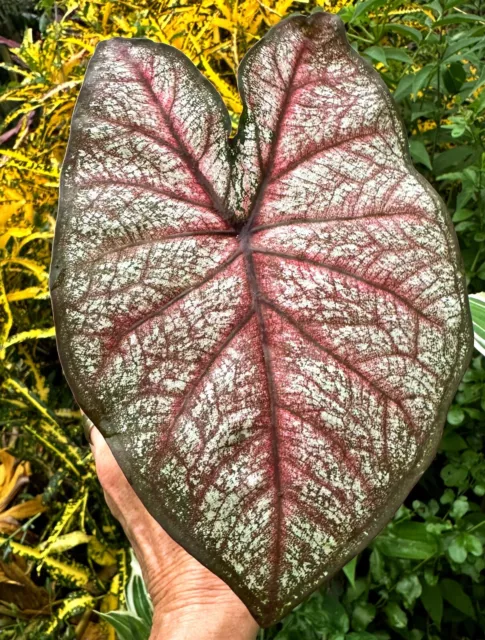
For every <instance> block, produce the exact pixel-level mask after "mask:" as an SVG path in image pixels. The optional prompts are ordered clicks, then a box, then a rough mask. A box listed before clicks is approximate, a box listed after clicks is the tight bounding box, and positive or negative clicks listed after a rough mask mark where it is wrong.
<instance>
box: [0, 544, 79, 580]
mask: <svg viewBox="0 0 485 640" xmlns="http://www.w3.org/2000/svg"><path fill="white" fill-rule="evenodd" d="M7 542H8V544H9V546H10V548H11V549H12V552H13V553H14V554H16V555H18V556H20V557H21V558H26V559H27V560H32V561H34V562H37V563H38V562H39V561H40V560H41V559H42V556H41V551H40V550H39V549H35V548H33V547H28V546H27V545H24V544H20V543H19V542H15V541H14V540H9V538H6V537H5V536H1V535H0V547H1V546H2V545H3V544H6V543H7ZM43 566H44V568H45V569H47V570H48V571H49V573H50V574H51V575H52V577H54V578H55V579H58V580H64V581H66V582H68V583H70V584H72V585H73V586H76V587H85V586H86V585H87V583H88V582H89V580H90V579H91V575H90V573H89V572H88V571H87V569H85V568H84V567H83V566H82V565H80V564H77V563H75V562H61V561H60V560H56V559H54V558H45V559H44V562H43Z"/></svg>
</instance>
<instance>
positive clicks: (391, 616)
mask: <svg viewBox="0 0 485 640" xmlns="http://www.w3.org/2000/svg"><path fill="white" fill-rule="evenodd" d="M384 611H385V612H386V615H387V620H388V622H389V624H390V625H391V627H394V628H396V629H405V628H406V627H407V624H408V617H407V615H406V614H405V613H404V611H403V610H402V609H401V607H400V606H399V605H398V604H397V602H389V603H388V604H387V605H386V607H385V609H384Z"/></svg>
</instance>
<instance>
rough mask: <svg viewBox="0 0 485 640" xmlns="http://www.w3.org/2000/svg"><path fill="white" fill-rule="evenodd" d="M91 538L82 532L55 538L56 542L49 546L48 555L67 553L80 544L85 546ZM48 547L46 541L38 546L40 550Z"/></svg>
mask: <svg viewBox="0 0 485 640" xmlns="http://www.w3.org/2000/svg"><path fill="white" fill-rule="evenodd" d="M91 538H92V536H89V535H88V534H87V533H84V532H83V531H71V532H70V533H66V534H64V535H62V536H59V537H58V538H56V540H54V541H53V542H52V543H51V544H50V546H49V555H50V554H53V553H64V551H69V549H73V548H74V547H77V546H79V545H80V544H87V543H88V542H89V541H90V540H91ZM48 545H49V541H48V540H47V541H46V542H44V543H43V544H42V545H41V546H40V548H43V547H44V546H45V547H47V546H48Z"/></svg>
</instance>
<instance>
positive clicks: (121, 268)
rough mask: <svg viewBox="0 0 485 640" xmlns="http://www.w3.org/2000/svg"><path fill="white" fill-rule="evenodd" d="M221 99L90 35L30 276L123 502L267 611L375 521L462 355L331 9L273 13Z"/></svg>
mask: <svg viewBox="0 0 485 640" xmlns="http://www.w3.org/2000/svg"><path fill="white" fill-rule="evenodd" d="M238 82H239V90H240V92H241V96H242V98H243V101H244V112H243V116H242V119H241V124H240V128H239V132H238V134H237V136H236V137H235V138H234V139H229V132H230V120H229V116H228V113H227V110H226V108H225V107H224V105H223V103H222V100H221V98H220V96H219V95H218V94H217V92H216V91H215V89H214V88H213V87H212V85H211V84H210V83H209V82H208V81H207V80H206V79H204V78H203V76H202V75H201V74H200V73H199V71H198V70H197V69H196V68H195V67H194V65H193V64H192V63H191V62H190V61H189V60H188V59H187V58H186V57H185V56H184V55H183V54H181V53H180V52H179V51H177V50H176V49H174V48H172V47H169V46H166V45H161V44H155V43H153V42H150V41H148V40H138V39H135V40H124V39H113V40H109V41H105V42H102V43H101V44H99V45H98V47H97V49H96V52H95V54H94V56H93V59H92V61H91V62H90V64H89V68H88V71H87V74H86V79H85V81H84V84H83V87H82V90H81V93H80V96H79V100H78V103H77V106H76V110H75V113H74V117H73V121H72V131H71V137H70V141H69V146H68V151H67V155H66V159H65V162H64V166H63V172H62V184H61V198H60V208H59V216H58V223H57V230H56V238H55V246H54V255H53V262H52V271H51V291H52V301H53V307H54V314H55V322H56V327H57V339H58V345H59V352H60V356H61V360H62V364H63V368H64V371H65V374H66V376H67V379H68V381H69V384H70V386H71V388H72V390H73V392H74V395H75V397H76V400H77V401H78V403H79V404H80V406H81V408H82V409H83V410H84V412H85V413H86V414H87V415H88V416H89V418H90V419H91V420H92V421H93V422H94V423H95V424H96V425H97V426H98V427H99V429H100V430H101V432H102V433H103V434H104V435H105V437H106V438H107V440H108V443H109V445H110V447H111V449H112V451H113V452H114V454H115V456H116V458H117V460H118V462H119V463H120V465H121V467H122V469H123V471H124V473H125V474H126V476H127V477H128V479H129V481H130V482H131V484H132V486H133V487H134V489H135V491H136V492H137V493H138V495H139V496H140V497H141V499H142V501H143V502H144V504H145V505H146V507H147V508H148V510H149V511H150V513H151V514H152V515H153V516H154V517H155V518H156V519H157V520H158V521H159V522H160V523H161V524H162V526H163V527H165V529H166V530H167V531H168V532H169V533H170V535H171V536H172V537H173V538H174V539H175V540H176V541H177V542H179V543H180V544H181V545H182V546H183V547H185V548H186V549H187V550H188V551H189V552H190V553H192V554H193V555H194V556H195V557H196V558H197V559H199V560H200V561H201V562H202V563H203V564H204V565H206V566H207V567H209V569H211V570H212V571H214V572H215V573H216V574H217V575H219V576H220V577H221V578H222V579H223V580H225V581H226V582H227V583H228V584H229V585H230V586H231V588H232V589H233V590H234V591H235V592H236V593H237V594H238V595H239V596H240V597H241V598H242V600H243V601H244V602H245V603H246V605H247V606H248V607H249V609H250V611H251V612H252V614H253V615H254V616H255V618H256V619H257V621H258V622H259V623H261V624H262V625H264V626H266V625H269V624H272V623H274V622H275V621H277V620H279V619H280V618H281V617H283V616H284V615H285V614H286V613H288V611H289V610H291V608H292V607H294V606H295V605H296V604H297V603H298V602H300V601H301V600H302V599H303V598H304V597H305V596H306V595H307V594H309V593H310V592H311V591H312V590H314V589H315V588H316V587H317V586H318V585H319V584H321V583H322V582H323V581H324V580H326V579H328V578H329V577H330V576H331V575H332V574H334V573H335V571H337V570H338V569H339V568H340V567H341V566H342V565H343V564H344V563H345V562H347V561H348V560H349V559H350V558H351V557H352V556H353V555H355V554H356V553H357V552H358V551H359V550H360V549H361V548H363V547H364V546H365V545H366V544H367V543H368V542H369V541H370V539H372V537H373V536H374V535H376V533H377V532H378V531H379V530H380V529H381V528H382V527H383V526H384V525H385V523H386V522H387V521H388V520H389V518H390V517H391V516H392V514H393V512H394V511H395V510H396V509H397V507H398V506H399V504H400V503H401V502H402V500H403V499H404V498H405V497H406V495H407V493H408V492H409V491H410V489H411V488H412V486H413V485H414V484H415V483H416V481H417V480H418V479H419V477H420V475H421V474H422V473H423V471H424V470H425V468H426V467H427V466H428V464H429V462H430V460H431V459H432V457H433V456H434V454H435V451H436V447H437V444H438V442H439V438H440V435H441V431H442V426H443V422H444V419H445V415H446V411H447V408H448V406H449V403H450V401H451V398H452V396H453V394H454V391H455V390H456V387H457V384H458V382H459V380H460V378H461V376H462V374H463V371H464V369H465V367H466V365H467V362H468V360H469V356H470V349H471V338H472V333H471V325H470V319H469V310H468V303H467V300H466V297H465V280H464V276H463V270H462V265H461V261H460V258H459V253H458V247H457V241H456V237H455V235H454V231H453V227H452V224H451V222H450V220H449V217H448V214H447V212H446V209H445V206H444V204H443V202H442V201H441V200H440V198H439V196H438V195H437V193H436V192H435V191H434V190H433V189H432V187H431V186H430V185H429V184H428V183H427V182H426V181H425V180H424V179H423V177H421V176H420V175H419V174H418V172H417V171H416V170H415V169H414V168H413V166H412V163H411V160H410V156H409V153H408V146H407V140H406V135H405V131H404V129H403V127H402V125H401V122H400V120H399V117H398V115H397V111H396V107H395V105H394V103H393V101H392V98H391V96H390V94H389V92H388V90H387V88H386V87H385V85H384V83H383V82H382V80H381V79H380V78H379V76H378V74H377V73H376V72H374V71H373V70H372V69H371V68H370V67H369V66H368V65H367V64H366V63H365V62H364V61H363V60H362V59H361V58H360V57H359V56H358V55H357V54H356V53H355V52H354V51H353V50H352V49H351V48H350V46H349V44H348V42H347V40H346V37H345V31H344V28H343V25H342V23H341V21H340V19H339V18H337V17H336V16H331V15H329V14H325V13H316V14H313V15H312V16H311V17H308V18H305V17H303V16H294V17H290V18H289V19H287V20H284V21H283V22H281V23H280V24H278V25H277V26H275V27H274V28H272V29H271V30H270V31H269V33H268V34H267V35H266V36H265V37H264V38H263V39H262V40H261V41H260V42H259V43H258V44H257V45H255V46H254V47H253V48H252V49H251V50H250V51H249V53H248V54H247V56H246V57H245V58H244V60H243V62H242V64H241V68H240V71H239V79H238Z"/></svg>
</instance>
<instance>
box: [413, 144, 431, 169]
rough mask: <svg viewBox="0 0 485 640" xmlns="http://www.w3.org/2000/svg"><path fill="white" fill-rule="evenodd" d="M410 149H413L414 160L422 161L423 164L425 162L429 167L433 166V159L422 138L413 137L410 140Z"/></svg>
mask: <svg viewBox="0 0 485 640" xmlns="http://www.w3.org/2000/svg"><path fill="white" fill-rule="evenodd" d="M409 150H410V151H411V156H412V158H413V160H414V162H416V163H417V162H420V163H421V164H424V166H425V167H427V168H428V169H432V168H433V167H432V166H431V160H430V157H429V154H428V151H427V150H426V147H425V146H424V144H423V143H422V142H421V140H414V139H411V140H410V141H409Z"/></svg>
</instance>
